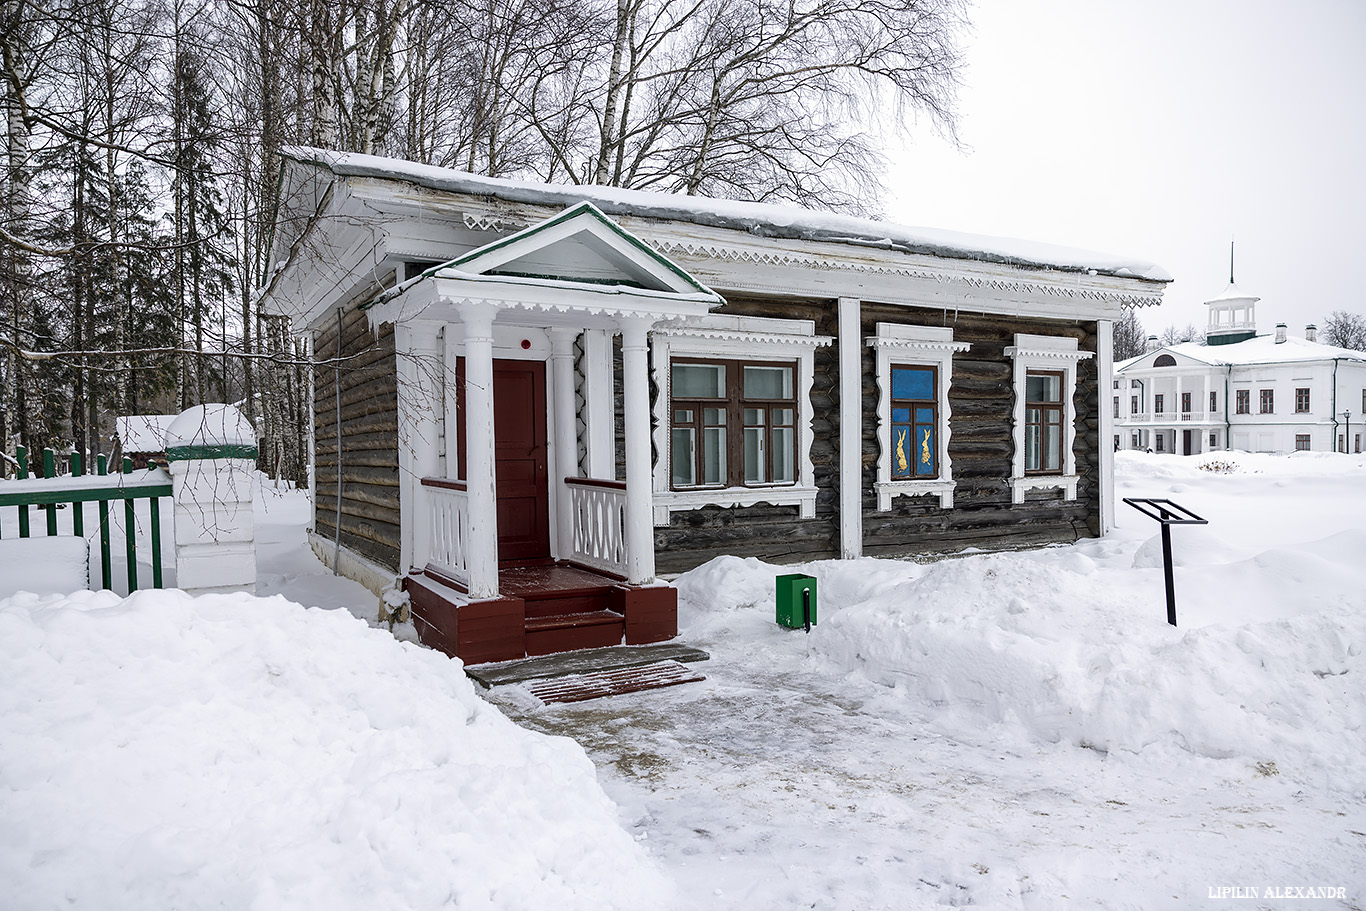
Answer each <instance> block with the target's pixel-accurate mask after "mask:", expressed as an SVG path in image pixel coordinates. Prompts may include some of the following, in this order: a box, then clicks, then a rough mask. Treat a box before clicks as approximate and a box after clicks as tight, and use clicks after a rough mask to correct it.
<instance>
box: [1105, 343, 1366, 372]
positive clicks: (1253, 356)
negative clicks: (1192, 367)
mask: <svg viewBox="0 0 1366 911" xmlns="http://www.w3.org/2000/svg"><path fill="white" fill-rule="evenodd" d="M1159 351H1166V352H1171V353H1172V354H1179V355H1182V356H1184V357H1189V358H1193V359H1194V360H1197V361H1200V362H1201V363H1204V364H1210V365H1211V366H1214V365H1218V366H1221V367H1223V366H1229V365H1232V366H1235V367H1236V366H1240V365H1244V364H1276V363H1295V362H1300V361H1329V360H1332V359H1333V358H1346V359H1350V360H1355V361H1362V362H1366V351H1353V350H1351V349H1350V348H1337V347H1334V346H1333V345H1322V344H1319V343H1318V342H1311V341H1308V340H1306V339H1302V338H1295V337H1293V336H1291V337H1288V338H1286V340H1285V341H1284V342H1281V343H1280V344H1277V343H1276V337H1275V336H1274V335H1259V336H1257V337H1256V338H1250V339H1248V340H1247V341H1245V342H1235V343H1234V344H1232V345H1202V344H1200V343H1199V342H1181V343H1180V344H1177V345H1167V346H1165V347H1163V348H1159V349H1158V350H1157V351H1149V352H1146V353H1144V354H1140V355H1138V356H1137V357H1131V358H1129V359H1128V360H1125V361H1120V362H1119V363H1117V364H1115V369H1116V370H1124V369H1126V368H1128V367H1131V366H1137V365H1139V364H1140V363H1141V362H1143V361H1147V360H1151V359H1152V358H1154V357H1156V356H1157V354H1158V352H1159Z"/></svg>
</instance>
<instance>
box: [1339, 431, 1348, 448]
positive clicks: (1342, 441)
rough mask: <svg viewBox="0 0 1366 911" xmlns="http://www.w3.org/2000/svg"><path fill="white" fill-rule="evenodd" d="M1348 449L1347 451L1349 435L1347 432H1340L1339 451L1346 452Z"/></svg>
mask: <svg viewBox="0 0 1366 911" xmlns="http://www.w3.org/2000/svg"><path fill="white" fill-rule="evenodd" d="M1346 451H1347V435H1346V434H1345V433H1340V434H1338V452H1346Z"/></svg>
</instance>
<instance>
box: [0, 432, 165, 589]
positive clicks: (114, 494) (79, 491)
mask: <svg viewBox="0 0 1366 911" xmlns="http://www.w3.org/2000/svg"><path fill="white" fill-rule="evenodd" d="M15 455H16V462H17V463H18V476H19V477H18V480H16V481H5V482H0V507H6V506H14V507H17V508H18V511H19V537H20V538H29V537H33V534H32V524H31V518H30V513H29V510H30V509H32V508H35V507H36V508H37V509H38V510H39V511H40V512H41V513H43V514H44V515H45V518H46V532H47V536H48V537H57V536H58V535H59V532H58V528H57V512H58V509H59V508H61V507H62V506H64V505H67V504H70V507H71V520H70V534H71V535H74V536H76V537H83V536H84V535H85V507H86V504H94V506H95V520H96V521H97V522H98V524H99V542H100V581H101V587H103V588H112V587H113V585H112V581H113V580H112V576H113V572H112V560H111V554H110V552H111V540H110V539H111V535H110V525H111V523H110V515H109V508H110V504H111V503H118V502H119V501H122V502H123V504H124V539H125V543H124V547H125V551H126V553H127V561H128V570H127V572H128V590H129V591H130V592H131V591H134V590H136V589H137V588H138V560H137V535H136V534H134V533H133V529H134V528H135V526H136V518H135V501H136V500H141V499H145V500H148V501H149V506H150V514H151V543H150V547H151V562H152V588H161V587H162V557H161V511H160V499H161V497H169V496H170V495H171V476H170V475H169V474H167V473H166V471H165V469H162V468H148V469H144V470H142V471H134V470H133V464H132V460H130V459H127V458H125V459H124V460H123V473H122V474H116V475H111V474H109V473H108V469H109V466H108V463H107V460H106V458H105V456H104V455H100V456H99V457H98V458H97V459H96V460H95V473H94V474H93V475H87V474H85V465H84V459H83V458H82V457H81V454H80V453H72V454H71V474H70V475H66V476H63V477H57V472H56V465H57V460H56V455H55V454H54V453H53V451H52V450H51V449H44V450H43V463H42V474H41V476H39V477H34V478H30V477H29V476H30V473H31V472H30V466H29V457H28V451H27V450H26V449H25V448H24V447H23V446H20V447H18V448H17V450H16V452H15Z"/></svg>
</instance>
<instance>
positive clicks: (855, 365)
mask: <svg viewBox="0 0 1366 911" xmlns="http://www.w3.org/2000/svg"><path fill="white" fill-rule="evenodd" d="M862 336H863V332H862V328H861V325H860V322H859V301H858V300H857V299H855V298H852V297H841V298H840V299H839V354H840V415H839V422H840V556H842V557H844V559H846V560H853V559H855V558H857V557H861V556H863V345H862V344H861V342H862V340H863V339H862Z"/></svg>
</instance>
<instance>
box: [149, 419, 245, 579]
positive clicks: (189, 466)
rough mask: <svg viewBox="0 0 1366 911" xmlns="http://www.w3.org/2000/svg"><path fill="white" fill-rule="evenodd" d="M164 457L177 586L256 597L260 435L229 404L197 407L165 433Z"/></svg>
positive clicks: (177, 420)
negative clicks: (255, 484) (255, 520)
mask: <svg viewBox="0 0 1366 911" xmlns="http://www.w3.org/2000/svg"><path fill="white" fill-rule="evenodd" d="M166 458H167V460H168V461H169V463H170V469H171V499H172V500H173V501H174V502H175V564H176V584H177V586H178V587H180V588H182V589H184V590H185V591H187V592H190V593H192V594H204V593H207V592H219V591H245V592H249V593H252V594H254V593H255V592H256V542H255V534H254V529H253V525H252V515H251V509H252V506H251V497H252V480H253V478H254V477H255V473H256V431H255V430H253V429H252V426H251V424H250V423H249V422H248V421H247V419H246V418H245V417H243V416H242V413H241V412H239V411H238V410H237V409H236V408H234V407H232V406H231V405H196V406H195V407H194V408H191V409H189V410H188V411H185V412H182V413H181V414H180V415H179V416H178V417H177V418H176V419H175V420H174V421H172V422H171V426H170V427H169V428H167V430H166Z"/></svg>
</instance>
